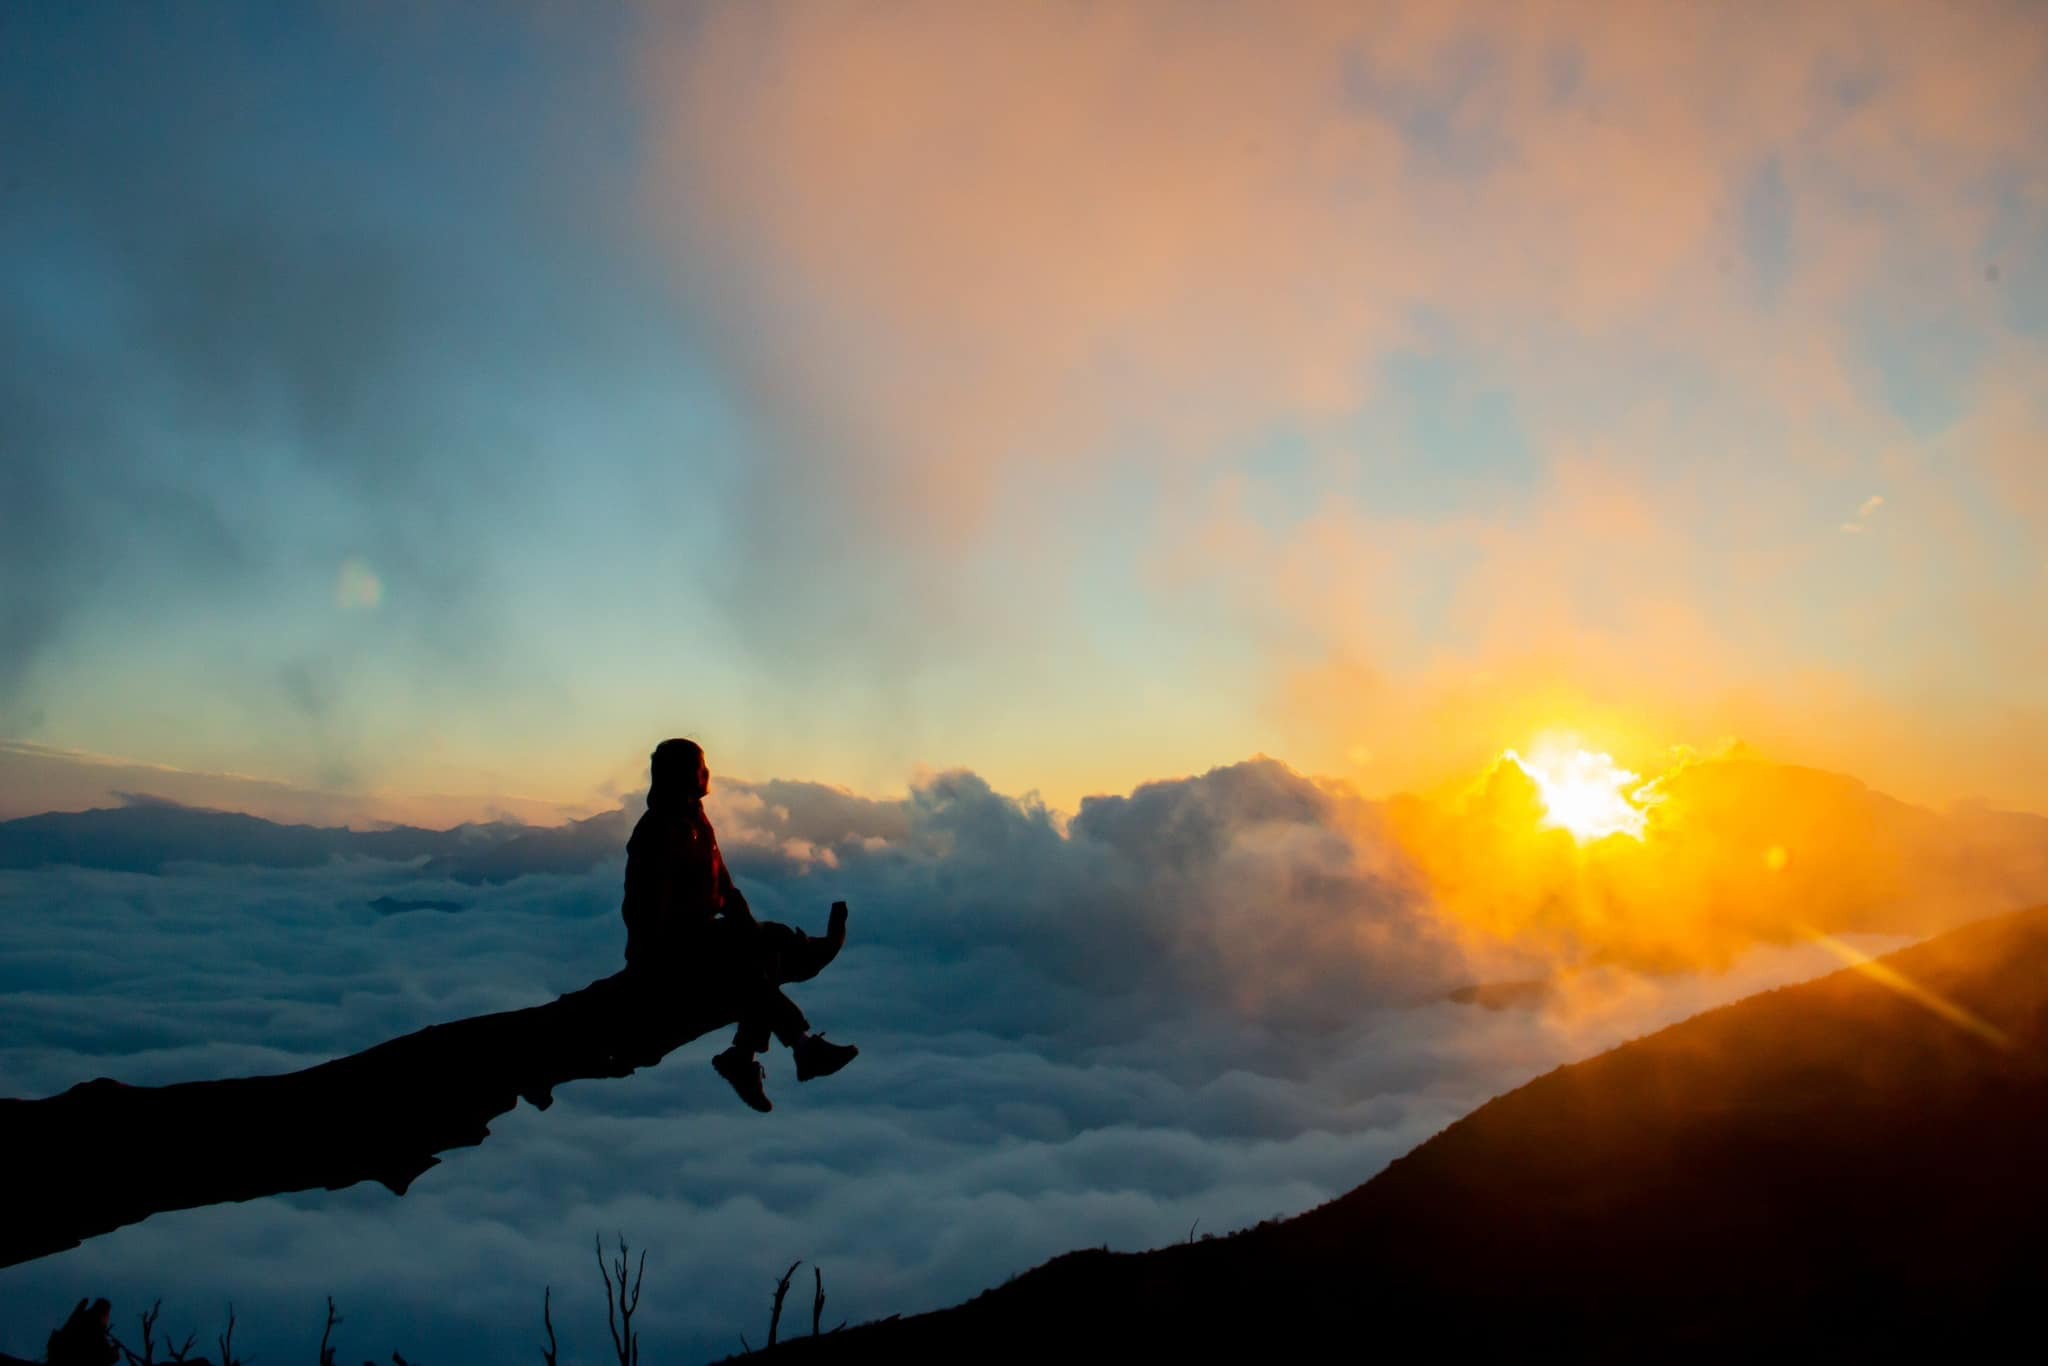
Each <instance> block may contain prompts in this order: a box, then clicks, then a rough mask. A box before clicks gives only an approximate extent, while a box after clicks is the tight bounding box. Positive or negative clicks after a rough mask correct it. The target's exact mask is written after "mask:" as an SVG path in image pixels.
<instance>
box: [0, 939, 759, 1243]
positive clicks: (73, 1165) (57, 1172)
mask: <svg viewBox="0 0 2048 1366" xmlns="http://www.w3.org/2000/svg"><path fill="white" fill-rule="evenodd" d="M737 1013H738V1012H737V1007H736V1004H735V1002H734V1001H733V999H732V996H731V992H730V990H729V984H728V983H726V982H724V981H702V980H697V981H691V980H674V979H670V980H666V981H662V982H658V983H650V982H646V981H644V979H642V978H639V977H636V976H633V975H631V974H627V973H618V974H616V975H614V976H611V977H607V978H603V979H601V980H599V981H596V982H593V983H591V984H590V985H589V986H587V987H585V988H583V989H582V990H581V991H575V992H571V993H569V994H568V995H566V996H562V997H559V998H557V999H556V1000H554V1001H551V1002H549V1003H548V1004H546V1005H540V1006H533V1007H530V1008H528V1009H525V1010H512V1011H504V1012H501V1013H499V1014H495V1015H479V1016H474V1017H472V1018H470V1019H465V1020H455V1021H451V1022H449V1023H447V1024H439V1025H433V1026H430V1027H428V1028H426V1029H422V1030H420V1031H418V1032H417V1033H413V1034H408V1035H405V1036H404V1037H403V1038H398V1039H392V1040H390V1041H389V1042H387V1043H382V1044H379V1045H377V1046H376V1047H374V1048H370V1049H367V1050H365V1051H363V1052H361V1053H354V1054H351V1055H349V1056H348V1057H344V1058H336V1059H334V1060H333V1061H332V1062H324V1063H321V1064H319V1065H317V1066H314V1067H308V1068H305V1069H304V1070H302V1071H298V1072H288V1073H285V1074H283V1075H281V1076H268V1077H238V1078H234V1079H231V1080H226V1081H202V1082H185V1083H181V1084H178V1085H173V1086H126V1085H123V1084H121V1083H120V1082H116V1081H111V1080H108V1079H106V1078H100V1079H99V1080H96V1081H89V1082H83V1083H81V1084H80V1085H77V1086H74V1087H72V1088H71V1089H70V1090H68V1091H65V1092H64V1093H62V1094H61V1095H56V1096H51V1097H49V1098H47V1099H44V1100H13V1099H0V1133H5V1134H6V1135H7V1138H8V1145H9V1147H10V1149H11V1150H12V1151H11V1152H10V1154H9V1160H8V1162H7V1171H6V1175H5V1178H4V1180H5V1184H4V1185H0V1207H4V1208H6V1209H7V1210H8V1212H9V1215H10V1217H9V1218H7V1219H4V1220H0V1266H12V1265H14V1264H16V1263H19V1262H25V1261H29V1260H31V1259H33V1258H36V1257H43V1256H47V1255H49V1254H50V1253H53V1252H61V1251H63V1250H65V1249H67V1248H72V1247H76V1246H78V1244H79V1243H80V1242H82V1241H83V1240H85V1239H87V1238H92V1237H96V1236H98V1235H99V1234H102V1233H108V1232H111V1231H113V1230H114V1229H117V1228H120V1227H122V1226H124V1225H127V1224H133V1223H136V1222H138V1221H140V1220H143V1219H146V1218H148V1217H149V1216H150V1215H152V1214H159V1213H162V1212H164V1211H166V1210H176V1209H192V1208H196V1207H198V1206H202V1205H213V1204H219V1203H222V1202H224V1201H230V1200H253V1199H257V1198H259V1197H262V1196H266V1195H279V1194H283V1193H284V1192H286V1191H299V1190H314V1189H320V1188H325V1189H327V1190H340V1189H341V1188H343V1187H345V1186H352V1185H355V1184H356V1183H357V1182H359V1181H369V1180H374V1181H381V1182H383V1183H384V1185H385V1186H387V1187H389V1188H390V1190H391V1191H392V1192H393V1193H394V1194H398V1195H403V1194H404V1193H405V1191H406V1189H407V1187H409V1186H410V1185H411V1184H412V1182H413V1181H414V1179H415V1178H417V1177H418V1176H419V1175H420V1173H422V1172H424V1171H426V1170H427V1169H428V1168H429V1167H432V1166H433V1165H434V1164H435V1163H436V1162H437V1161H438V1160H439V1159H438V1158H437V1157H436V1156H435V1154H437V1153H442V1152H446V1151H448V1150H449V1149H451V1148H461V1147H470V1146H473V1145H475V1144H478V1143H481V1142H482V1141H483V1140H484V1138H485V1137H486V1136H487V1135H488V1134H489V1133H490V1129H489V1127H488V1126H489V1123H490V1121H491V1120H493V1119H495V1118H496V1117H497V1116H499V1115H501V1114H503V1113H505V1112H506V1111H508V1110H510V1109H511V1108H512V1107H513V1106H514V1105H516V1104H518V1102H519V1101H520V1099H521V1098H524V1099H525V1100H526V1101H528V1102H529V1103H530V1104H532V1105H534V1106H536V1107H538V1108H540V1109H546V1108H547V1107H548V1106H549V1105H550V1104H552V1103H553V1100H554V1091H555V1088H556V1087H558V1086H560V1085H562V1084H563V1083H564V1082H568V1081H574V1080H579V1079H595V1078H600V1077H623V1076H626V1075H627V1074H628V1073H630V1072H632V1071H633V1070H634V1069H636V1068H640V1067H648V1066H652V1065H653V1064H654V1063H657V1062H659V1061H660V1060H661V1059H662V1058H663V1057H665V1056H667V1054H668V1053H670V1052H671V1051H673V1050H674V1049H676V1048H679V1047H681V1046H682V1045H684V1044H686V1043H688V1042H690V1041H691V1040H693V1039H695V1038H698V1037H699V1036H701V1035H703V1034H707V1033H709V1032H711V1031H712V1030H714V1029H717V1028H720V1027H721V1026H723V1025H727V1024H730V1023H732V1022H733V1020H734V1019H735V1017H736V1015H737ZM138 1134H146V1135H148V1139H147V1141H138V1140H137V1137H136V1136H137V1135H138Z"/></svg>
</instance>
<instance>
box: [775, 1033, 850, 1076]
mask: <svg viewBox="0 0 2048 1366" xmlns="http://www.w3.org/2000/svg"><path fill="white" fill-rule="evenodd" d="M789 1051H790V1052H791V1053H794V1054H795V1055H796V1079H797V1080H798V1081H809V1080H810V1079H811V1078H812V1077H829V1076H831V1075H832V1074H833V1073H834V1072H837V1071H838V1070H839V1069H840V1068H842V1067H844V1066H846V1064H848V1063H850V1062H852V1061H853V1060H854V1059H855V1058H857V1057H859V1056H860V1050H859V1049H858V1048H855V1047H854V1046H853V1045H852V1044H850V1043H827V1042H825V1036H824V1035H823V1034H806V1035H804V1036H803V1037H802V1038H801V1039H798V1040H797V1041H796V1047H794V1048H792V1049H790V1050H789Z"/></svg>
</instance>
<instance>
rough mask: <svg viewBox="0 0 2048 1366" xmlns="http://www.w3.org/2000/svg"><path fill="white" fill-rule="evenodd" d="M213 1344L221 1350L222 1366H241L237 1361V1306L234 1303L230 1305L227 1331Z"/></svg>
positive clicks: (230, 1302) (231, 1302)
mask: <svg viewBox="0 0 2048 1366" xmlns="http://www.w3.org/2000/svg"><path fill="white" fill-rule="evenodd" d="M213 1342H214V1345H215V1346H216V1347H219V1348H220V1366H241V1363H240V1362H238V1361H237V1360H236V1359H235V1306H234V1302H233V1301H229V1303H228V1328H227V1331H226V1332H225V1333H222V1334H221V1335H220V1336H219V1337H217V1338H215V1339H214V1340H213Z"/></svg>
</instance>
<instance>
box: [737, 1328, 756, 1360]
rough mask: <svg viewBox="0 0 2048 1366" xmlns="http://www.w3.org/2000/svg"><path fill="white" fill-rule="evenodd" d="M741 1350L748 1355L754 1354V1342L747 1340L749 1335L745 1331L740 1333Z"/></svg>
mask: <svg viewBox="0 0 2048 1366" xmlns="http://www.w3.org/2000/svg"><path fill="white" fill-rule="evenodd" d="M740 1352H741V1353H742V1354H743V1355H746V1356H752V1355H753V1354H754V1344H753V1343H751V1342H748V1341H747V1335H746V1334H745V1333H741V1334H740Z"/></svg>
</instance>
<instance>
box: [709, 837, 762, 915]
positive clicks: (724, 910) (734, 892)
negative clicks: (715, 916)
mask: <svg viewBox="0 0 2048 1366" xmlns="http://www.w3.org/2000/svg"><path fill="white" fill-rule="evenodd" d="M716 861H717V864H718V909H719V914H721V915H723V916H724V917H725V918H726V919H728V920H734V921H738V922H739V923H740V924H742V925H752V924H755V923H757V922H756V921H755V920H754V910H753V907H751V906H749V905H747V899H746V898H745V897H744V896H741V895H740V889H739V888H738V887H735V886H734V885H733V881H732V870H731V869H730V868H728V867H726V866H725V856H724V855H723V854H720V855H718V856H717V859H716Z"/></svg>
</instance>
